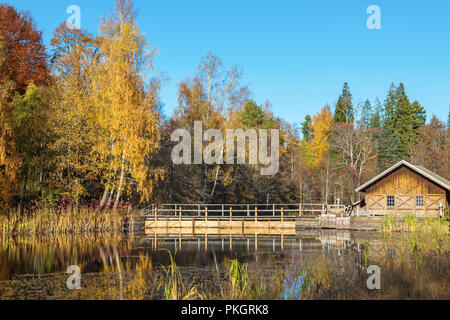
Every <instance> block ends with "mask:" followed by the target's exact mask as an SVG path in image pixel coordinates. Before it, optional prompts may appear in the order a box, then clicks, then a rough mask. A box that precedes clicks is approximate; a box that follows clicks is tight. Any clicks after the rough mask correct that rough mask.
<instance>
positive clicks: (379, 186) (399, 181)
mask: <svg viewBox="0 0 450 320" xmlns="http://www.w3.org/2000/svg"><path fill="white" fill-rule="evenodd" d="M445 193H446V192H445V190H444V189H443V188H442V187H440V186H438V185H436V184H435V183H433V182H431V181H429V180H428V179H426V178H424V177H422V176H421V175H420V174H418V173H416V172H414V171H413V170H411V169H410V168H407V167H400V168H398V169H397V170H395V171H394V172H392V173H391V174H389V175H388V176H386V177H384V178H383V179H381V180H379V181H377V182H376V183H375V184H373V185H372V186H370V187H369V188H367V190H366V195H384V194H390V195H406V194H412V195H429V194H436V195H437V194H440V195H445Z"/></svg>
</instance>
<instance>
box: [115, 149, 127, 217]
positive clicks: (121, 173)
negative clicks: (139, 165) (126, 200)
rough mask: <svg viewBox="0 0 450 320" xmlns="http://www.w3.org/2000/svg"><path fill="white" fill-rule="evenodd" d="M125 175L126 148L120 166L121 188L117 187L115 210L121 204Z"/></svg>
mask: <svg viewBox="0 0 450 320" xmlns="http://www.w3.org/2000/svg"><path fill="white" fill-rule="evenodd" d="M124 175H125V150H122V164H121V166H120V181H119V188H118V189H117V195H116V201H114V210H116V209H117V207H118V205H119V201H120V194H121V192H122V186H123V178H124Z"/></svg>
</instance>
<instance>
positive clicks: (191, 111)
mask: <svg viewBox="0 0 450 320" xmlns="http://www.w3.org/2000/svg"><path fill="white" fill-rule="evenodd" d="M156 54H157V49H156V47H155V46H151V45H149V43H148V42H147V39H146V38H145V36H144V34H143V32H142V31H141V30H140V29H139V27H138V24H137V19H136V14H135V11H134V9H133V4H132V2H131V1H129V0H117V1H116V3H115V7H114V9H113V10H112V12H111V14H110V16H109V17H108V18H104V19H103V20H102V23H101V25H100V27H99V32H98V34H97V35H95V36H94V35H92V34H90V33H88V32H86V31H84V30H78V29H71V28H69V27H67V26H66V24H61V26H60V27H59V28H58V29H57V30H56V31H55V32H54V35H53V38H52V40H51V47H50V48H46V47H45V46H44V44H43V40H42V33H41V32H40V31H39V30H37V28H36V26H35V24H34V22H33V20H32V18H31V17H30V16H29V15H28V14H26V13H24V12H19V11H17V10H16V9H15V8H13V7H12V6H10V5H6V4H0V125H1V126H0V206H1V208H3V209H5V208H8V207H11V206H17V205H22V206H26V205H30V204H31V203H36V202H39V201H41V202H42V201H44V202H47V203H48V202H50V203H56V202H58V201H72V202H77V203H78V202H84V203H87V202H90V203H95V205H96V206H100V207H106V206H107V207H116V208H117V207H118V206H120V205H123V203H124V202H128V203H132V204H133V205H142V204H148V203H298V202H299V201H300V197H301V198H302V201H303V202H321V203H323V202H329V203H332V202H335V201H337V199H340V200H341V202H343V203H350V202H354V201H356V200H357V195H356V194H355V193H354V191H353V190H354V189H355V188H356V187H357V186H358V185H360V184H361V183H362V182H364V181H366V180H367V179H369V178H371V177H372V176H373V175H374V174H376V173H379V172H381V171H382V170H384V169H386V168H388V167H389V166H390V165H392V164H394V163H395V162H397V161H399V160H401V159H405V160H408V161H412V162H414V163H416V164H422V165H424V166H425V167H427V168H428V169H430V170H432V171H434V172H436V173H438V174H440V175H442V176H443V177H446V178H449V176H450V174H449V171H450V170H449V153H450V139H449V122H447V123H444V122H442V121H440V120H439V119H437V118H436V117H435V116H433V117H432V118H431V119H430V120H429V121H428V124H426V123H427V122H426V120H427V119H426V111H425V108H424V107H423V106H422V105H421V104H420V103H419V102H418V101H410V99H409V98H408V96H407V94H406V89H405V86H404V84H403V83H399V84H392V85H391V87H390V88H389V89H388V91H387V94H386V97H385V98H383V99H382V101H380V100H379V99H377V100H376V101H375V102H374V103H371V102H370V101H369V100H367V101H365V102H357V101H354V99H353V97H352V94H351V92H350V87H349V84H348V83H345V84H344V88H343V91H342V94H341V96H340V97H336V98H337V104H336V105H335V106H324V107H323V108H322V109H320V110H319V111H318V112H317V113H316V114H312V115H308V116H307V117H306V118H305V119H304V120H303V119H297V120H296V119H289V120H290V121H291V122H287V121H285V120H283V119H280V118H279V117H276V115H275V114H274V113H273V111H272V106H271V104H270V102H269V101H266V102H263V103H259V102H257V101H255V100H254V99H253V97H252V94H251V91H250V90H249V88H248V87H247V86H246V85H245V84H243V83H242V70H241V69H240V68H238V67H231V68H227V67H226V66H225V65H224V64H223V63H222V61H221V59H220V58H219V57H217V56H216V55H214V54H211V53H208V54H207V55H205V56H204V57H202V58H201V59H200V64H199V66H198V68H197V70H196V72H195V74H193V75H190V76H189V75H187V76H188V77H187V78H186V79H185V80H183V81H181V82H180V83H179V84H178V106H177V107H176V110H175V112H174V115H173V116H172V117H170V118H168V117H166V116H165V115H164V114H163V112H162V109H163V108H162V107H163V104H162V101H161V100H160V89H161V87H162V86H163V85H164V82H165V81H166V80H167V76H166V75H165V74H157V73H155V72H154V69H153V62H154V59H155V56H156ZM449 116H450V115H449ZM194 121H202V124H203V128H204V129H207V128H215V129H219V130H222V131H223V132H225V130H226V129H238V128H242V129H249V128H254V129H258V128H259V129H279V130H280V170H279V172H278V173H277V174H276V175H274V176H262V175H260V167H259V165H206V164H203V165H174V164H173V163H172V161H171V152H172V148H173V146H174V145H175V143H174V142H172V141H171V135H172V133H173V131H174V130H175V129H178V128H184V129H187V130H189V131H190V132H193V128H194ZM448 121H450V118H449V120H448Z"/></svg>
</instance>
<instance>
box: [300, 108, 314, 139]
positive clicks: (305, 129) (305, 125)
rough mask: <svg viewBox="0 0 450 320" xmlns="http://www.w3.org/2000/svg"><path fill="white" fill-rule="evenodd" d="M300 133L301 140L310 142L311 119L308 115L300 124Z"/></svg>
mask: <svg viewBox="0 0 450 320" xmlns="http://www.w3.org/2000/svg"><path fill="white" fill-rule="evenodd" d="M301 131H302V135H303V139H305V141H311V133H312V119H311V116H310V115H309V114H308V115H307V116H306V117H305V121H303V122H302V128H301Z"/></svg>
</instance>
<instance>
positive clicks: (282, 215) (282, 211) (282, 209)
mask: <svg viewBox="0 0 450 320" xmlns="http://www.w3.org/2000/svg"><path fill="white" fill-rule="evenodd" d="M281 222H284V208H283V207H281Z"/></svg>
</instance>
